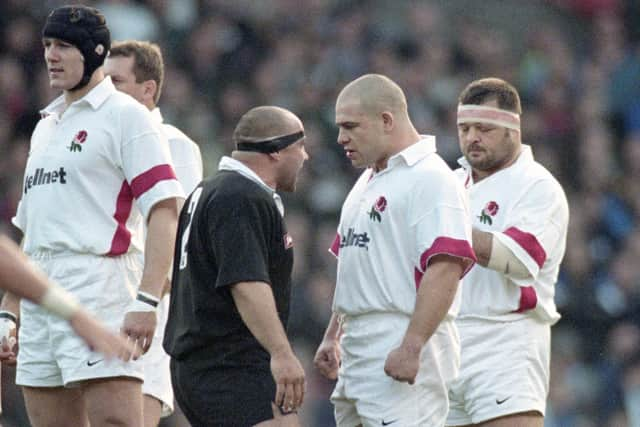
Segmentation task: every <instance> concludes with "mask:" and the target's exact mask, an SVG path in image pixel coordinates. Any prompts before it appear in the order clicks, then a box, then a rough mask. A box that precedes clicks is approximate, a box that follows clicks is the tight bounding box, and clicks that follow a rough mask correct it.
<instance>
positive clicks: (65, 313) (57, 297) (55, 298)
mask: <svg viewBox="0 0 640 427" xmlns="http://www.w3.org/2000/svg"><path fill="white" fill-rule="evenodd" d="M40 305H41V306H42V307H43V308H46V309H47V310H49V311H50V312H52V313H53V314H55V315H57V316H60V317H62V318H63V319H67V320H68V319H70V318H71V316H73V315H74V314H76V312H77V311H78V310H79V309H80V304H78V301H76V300H75V298H74V297H73V296H72V295H71V294H70V293H69V292H67V291H65V290H64V289H62V288H61V287H60V286H58V285H51V286H49V288H48V289H47V291H46V292H45V293H44V295H43V296H42V300H41V301H40Z"/></svg>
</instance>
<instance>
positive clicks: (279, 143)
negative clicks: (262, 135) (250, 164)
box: [236, 131, 304, 154]
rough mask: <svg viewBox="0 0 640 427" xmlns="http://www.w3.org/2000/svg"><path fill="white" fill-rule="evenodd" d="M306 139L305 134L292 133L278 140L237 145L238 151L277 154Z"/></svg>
mask: <svg viewBox="0 0 640 427" xmlns="http://www.w3.org/2000/svg"><path fill="white" fill-rule="evenodd" d="M302 138H304V132H303V131H300V132H296V133H291V134H289V135H285V136H279V137H277V138H271V139H264V140H262V141H255V142H238V143H237V144H236V150H238V151H254V152H257V153H265V154H269V153H275V152H278V151H280V150H282V149H284V148H287V147H288V146H290V145H291V144H293V143H296V142H298V141H300V140H301V139H302Z"/></svg>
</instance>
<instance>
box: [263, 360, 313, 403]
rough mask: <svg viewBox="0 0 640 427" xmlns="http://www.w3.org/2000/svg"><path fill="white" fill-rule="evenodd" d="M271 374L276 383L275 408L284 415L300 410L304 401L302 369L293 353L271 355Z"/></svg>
mask: <svg viewBox="0 0 640 427" xmlns="http://www.w3.org/2000/svg"><path fill="white" fill-rule="evenodd" d="M271 374H272V375H273V379H274V380H275V382H276V396H275V400H274V402H275V404H276V406H278V407H279V408H281V409H282V412H283V413H285V414H286V413H289V412H293V411H295V410H296V409H298V408H300V406H302V401H303V400H304V388H305V380H304V369H302V365H301V364H300V361H299V360H298V358H297V357H296V356H295V355H294V354H293V352H291V351H290V350H289V351H286V352H282V353H277V354H272V355H271Z"/></svg>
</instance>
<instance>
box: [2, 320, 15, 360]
mask: <svg viewBox="0 0 640 427" xmlns="http://www.w3.org/2000/svg"><path fill="white" fill-rule="evenodd" d="M17 332H18V331H17V328H16V324H15V322H13V320H9V319H0V362H2V363H6V364H8V365H15V364H16V359H17V354H18V346H17V342H18V340H17V336H18V335H17Z"/></svg>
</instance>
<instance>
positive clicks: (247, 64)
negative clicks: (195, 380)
mask: <svg viewBox="0 0 640 427" xmlns="http://www.w3.org/2000/svg"><path fill="white" fill-rule="evenodd" d="M82 3H84V4H90V5H93V6H95V7H97V8H98V9H100V10H101V11H102V12H103V13H104V14H105V15H106V17H107V22H108V25H109V27H110V29H111V32H112V38H113V39H114V40H123V39H129V38H135V39H141V40H151V41H155V42H157V43H159V44H160V46H161V47H162V49H163V52H164V55H165V62H166V81H165V86H164V90H163V93H162V98H161V100H160V107H161V109H162V112H163V115H164V117H165V121H167V122H168V123H172V124H174V125H176V126H177V127H179V128H181V129H182V130H183V131H184V132H185V133H186V134H188V135H189V136H190V137H191V138H193V139H194V140H195V141H196V142H198V144H199V145H200V148H201V150H202V153H203V158H204V162H205V165H204V166H205V175H206V174H211V173H213V172H215V170H216V167H217V161H218V159H219V158H220V157H221V156H222V155H225V154H228V153H230V151H231V150H232V149H233V146H232V143H231V132H232V130H233V127H234V126H235V124H236V122H237V120H238V119H239V117H240V116H241V115H242V114H243V113H244V112H246V111H247V110H248V109H249V108H251V107H253V106H256V105H259V104H274V105H279V106H282V107H285V108H288V109H290V110H292V111H293V112H295V113H296V114H297V115H298V116H300V117H301V118H302V119H303V121H304V124H305V128H306V134H307V150H308V152H309V155H310V157H311V159H310V161H309V162H307V165H306V170H305V171H304V172H303V176H302V178H301V180H300V182H299V185H298V192H297V193H296V194H292V195H287V196H285V205H286V206H287V213H286V221H287V225H288V227H289V231H290V233H291V234H292V236H293V238H294V242H295V250H296V252H295V267H294V270H295V271H294V281H295V288H294V300H293V303H292V316H291V323H290V328H289V331H290V337H291V338H292V339H293V342H294V343H295V346H296V351H297V353H298V355H299V356H300V357H301V359H302V360H304V361H305V363H306V366H305V368H306V373H307V395H306V398H305V405H304V407H303V410H302V411H301V415H302V418H303V425H305V426H311V427H327V426H332V425H334V423H333V416H332V407H331V404H330V403H329V401H328V397H329V394H330V392H331V390H332V387H333V384H331V383H330V382H328V381H326V380H324V379H322V378H321V377H320V376H319V374H318V373H317V372H315V370H314V369H313V367H312V364H311V359H312V357H313V353H314V352H315V349H316V347H317V345H318V343H319V342H320V340H321V336H322V333H323V331H324V327H325V326H326V323H327V321H328V319H329V316H330V310H331V300H332V295H333V287H334V278H335V262H334V260H333V259H332V257H331V255H330V254H329V253H328V252H327V248H328V247H329V246H330V244H331V242H332V240H333V238H334V236H335V229H336V226H337V221H338V215H339V210H340V206H341V203H342V201H343V199H344V197H345V196H346V192H347V191H348V189H349V188H350V187H351V185H352V184H353V182H354V180H355V178H356V176H357V174H358V173H359V172H358V171H356V170H353V168H352V167H351V165H350V163H349V162H348V161H347V159H346V158H345V156H344V154H343V153H342V148H341V147H339V146H338V144H337V143H336V137H337V129H336V127H335V125H334V103H335V99H336V96H337V93H338V92H339V91H340V89H341V88H342V87H343V86H344V84H345V83H346V82H348V81H350V80H352V79H353V78H355V77H357V76H359V75H361V74H364V73H367V72H376V73H382V74H385V75H387V76H389V77H391V78H392V79H394V80H395V81H397V82H398V83H399V84H400V85H401V86H402V87H403V88H404V90H405V92H406V93H407V96H408V102H409V112H410V115H411V117H412V119H413V121H414V123H415V124H416V127H417V128H418V130H419V131H421V132H423V133H429V134H434V135H436V136H437V145H438V150H439V152H440V153H441V154H442V155H443V157H444V158H445V159H446V160H447V161H448V162H449V164H450V165H451V166H452V167H455V166H456V160H457V158H458V157H459V154H460V152H459V148H458V144H457V137H456V124H455V117H456V104H457V96H458V93H459V92H460V90H461V89H462V88H463V87H464V86H465V85H466V84H467V83H469V82H470V81H471V80H473V79H476V78H480V77H487V76H497V77H501V78H504V79H506V80H508V81H510V82H512V83H514V84H515V85H516V87H517V88H518V89H519V90H520V93H521V95H522V101H523V110H524V114H523V118H522V120H523V131H522V132H523V141H524V142H525V143H527V144H530V145H531V146H532V147H533V152H534V155H535V156H536V158H537V159H538V160H540V161H541V162H542V163H543V164H544V165H545V166H547V167H548V168H549V169H550V170H551V171H552V172H553V173H554V174H555V176H556V177H557V178H558V179H559V180H560V182H561V183H562V184H563V186H564V188H565V191H566V193H567V196H568V198H569V202H570V209H571V221H570V226H569V237H568V244H567V253H566V257H565V260H564V263H563V268H562V270H561V274H560V279H559V283H558V284H557V287H556V291H557V294H556V302H557V304H558V307H559V310H560V312H561V314H562V315H563V318H562V320H560V322H559V323H558V324H557V325H556V326H555V327H554V328H553V352H552V361H551V365H552V366H551V372H552V374H551V388H550V396H549V408H548V410H549V412H548V416H547V419H546V423H545V426H547V427H626V426H629V427H637V426H639V425H640V419H639V418H640V415H639V414H638V413H635V414H634V413H633V411H634V409H635V410H636V411H637V412H640V262H638V261H637V260H639V259H640V227H639V218H640V190H639V189H638V187H636V186H635V185H634V182H636V180H640V3H639V2H637V1H634V0H546V1H545V0H528V1H521V0H513V1H504V0H502V1H501V0H483V1H482V2H477V1H473V0H446V1H444V0H443V1H436V0H433V1H427V0H423V1H420V0H413V1H411V0H398V1H391V2H390V1H383V0H146V1H127V0H104V1H83V2H82ZM60 4H63V2H61V1H53V0H3V1H2V2H0V34H1V37H0V231H1V232H4V233H7V234H9V235H11V236H12V237H14V238H15V239H19V236H18V235H17V232H16V230H15V229H14V228H13V227H12V226H11V225H10V219H11V217H12V216H13V214H14V213H15V210H16V204H17V201H18V200H19V198H20V194H21V191H22V176H23V169H24V164H25V161H26V158H27V155H28V151H29V137H30V134H31V131H32V130H33V127H34V125H35V123H36V122H37V120H38V118H39V110H40V109H41V108H43V107H44V106H46V105H47V104H48V103H49V102H50V101H51V100H52V99H53V98H54V97H55V96H57V94H56V93H54V92H52V90H51V89H50V88H49V86H48V76H47V73H46V69H45V66H44V60H43V49H42V46H41V39H40V30H41V27H42V23H43V22H44V18H45V17H46V14H47V13H48V11H50V10H51V9H52V8H53V7H55V6H58V5H60ZM78 220H82V219H81V218H79V219H78ZM636 262H638V264H636ZM11 375H12V370H11V369H10V368H9V369H4V372H3V376H2V377H3V378H2V379H3V382H2V388H3V394H4V395H5V396H4V412H5V415H4V416H3V417H2V418H0V420H1V422H2V423H3V425H4V426H5V427H6V426H23V425H27V424H25V423H26V422H27V421H26V418H25V416H24V414H23V412H22V407H21V405H22V403H21V402H20V400H19V393H17V392H16V389H15V386H12V382H13V379H12V378H11ZM634 402H635V404H634ZM625 403H626V405H625ZM634 417H635V418H634ZM162 425H163V426H165V427H169V426H173V427H178V426H182V425H183V424H181V421H180V420H179V419H178V418H177V417H174V418H172V419H169V420H165V421H164V422H163V424H162Z"/></svg>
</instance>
